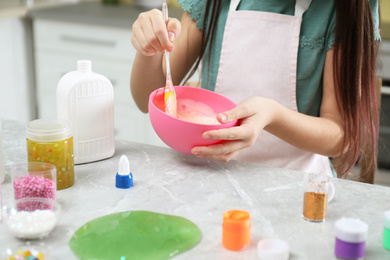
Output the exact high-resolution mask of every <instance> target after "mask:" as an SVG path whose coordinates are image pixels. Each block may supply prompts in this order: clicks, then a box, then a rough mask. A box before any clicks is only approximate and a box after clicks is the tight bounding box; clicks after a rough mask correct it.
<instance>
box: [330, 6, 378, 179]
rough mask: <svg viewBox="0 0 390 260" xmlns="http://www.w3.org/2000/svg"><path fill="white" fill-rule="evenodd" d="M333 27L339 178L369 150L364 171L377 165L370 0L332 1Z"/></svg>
mask: <svg viewBox="0 0 390 260" xmlns="http://www.w3.org/2000/svg"><path fill="white" fill-rule="evenodd" d="M335 7H336V28H335V42H334V45H333V50H334V53H333V55H334V57H333V58H334V59H333V60H334V64H333V70H334V83H335V91H336V98H337V101H338V102H337V103H338V106H339V110H340V114H341V117H342V121H343V132H344V141H343V150H344V151H345V150H346V152H345V153H343V154H342V155H341V157H340V159H341V165H340V166H341V167H340V168H339V169H340V171H339V172H338V175H339V176H340V177H342V176H346V174H347V173H348V172H349V171H350V170H351V169H352V167H353V166H354V165H355V163H356V162H357V161H358V160H359V157H360V158H362V157H363V156H364V155H365V154H364V153H365V151H370V152H371V153H372V155H371V156H370V158H371V161H370V162H369V166H368V168H367V172H366V173H362V174H363V176H361V178H364V175H365V174H368V172H369V171H371V170H372V169H374V168H376V140H377V134H378V125H379V119H378V118H379V116H378V111H377V109H376V107H377V106H376V102H377V101H376V100H377V97H376V96H375V61H376V56H377V50H378V48H377V47H378V45H376V43H375V28H374V23H373V18H372V12H371V7H370V3H369V1H367V0H343V1H338V0H335Z"/></svg>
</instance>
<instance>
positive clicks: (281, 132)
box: [264, 102, 343, 157]
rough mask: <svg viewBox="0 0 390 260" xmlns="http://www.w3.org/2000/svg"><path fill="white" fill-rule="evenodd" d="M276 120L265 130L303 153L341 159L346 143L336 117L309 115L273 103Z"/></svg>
mask: <svg viewBox="0 0 390 260" xmlns="http://www.w3.org/2000/svg"><path fill="white" fill-rule="evenodd" d="M272 109H274V113H275V117H274V120H272V122H271V123H270V124H269V125H267V126H266V127H265V128H264V129H265V130H266V131H268V132H270V133H272V134H274V135H276V136H278V137H279V138H281V139H283V140H284V141H286V142H288V143H290V144H292V145H294V146H296V147H298V148H300V149H303V150H307V151H311V152H314V153H318V154H322V155H326V156H329V157H336V156H339V155H340V153H341V144H342V141H343V130H342V126H341V123H340V122H338V121H337V119H336V118H333V117H332V115H330V114H328V115H321V117H314V116H308V115H305V114H302V113H299V112H297V111H294V110H291V109H289V108H286V107H284V106H282V105H281V104H279V103H277V102H273V108H272Z"/></svg>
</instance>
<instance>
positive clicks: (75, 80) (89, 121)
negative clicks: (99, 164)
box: [57, 60, 115, 164]
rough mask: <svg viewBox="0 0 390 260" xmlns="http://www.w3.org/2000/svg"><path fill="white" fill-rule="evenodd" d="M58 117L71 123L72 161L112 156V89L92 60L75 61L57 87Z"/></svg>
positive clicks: (89, 160)
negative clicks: (94, 70) (72, 67)
mask: <svg viewBox="0 0 390 260" xmlns="http://www.w3.org/2000/svg"><path fill="white" fill-rule="evenodd" d="M57 117H58V118H60V119H66V120H69V121H71V122H72V128H73V149H74V163H75V164H80V163H87V162H93V161H97V160H101V159H105V158H109V157H111V156H112V155H113V154H114V152H115V134H114V90H113V87H112V84H111V82H110V81H109V80H108V79H107V78H106V77H105V76H103V75H100V74H97V73H95V72H93V71H92V65H91V61H89V60H79V61H77V71H72V72H69V73H67V74H65V75H64V76H63V77H62V78H61V79H60V81H59V83H58V86H57Z"/></svg>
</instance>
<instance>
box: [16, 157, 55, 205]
mask: <svg viewBox="0 0 390 260" xmlns="http://www.w3.org/2000/svg"><path fill="white" fill-rule="evenodd" d="M11 180H12V184H13V189H14V197H15V199H21V198H47V199H51V200H55V199H56V189H57V168H56V166H55V165H54V164H50V163H43V162H29V163H21V164H16V165H14V166H12V168H11Z"/></svg>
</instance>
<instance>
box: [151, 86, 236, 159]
mask: <svg viewBox="0 0 390 260" xmlns="http://www.w3.org/2000/svg"><path fill="white" fill-rule="evenodd" d="M175 91H176V98H177V99H181V98H182V99H184V98H185V99H192V100H194V101H197V102H203V103H204V104H206V105H208V106H210V107H211V108H212V109H213V110H214V112H215V113H221V112H225V111H228V110H231V109H233V108H234V107H236V104H235V103H234V102H233V101H231V100H229V99H228V98H226V97H224V96H222V95H220V94H217V93H215V92H213V91H210V90H206V89H201V88H195V87H186V86H175ZM162 93H163V88H160V89H157V90H155V91H153V92H152V93H151V94H150V96H149V118H150V121H151V123H152V126H153V128H154V131H155V132H156V133H157V135H158V136H159V137H160V139H161V140H162V141H163V142H164V143H165V144H166V145H168V146H169V147H171V148H172V149H174V150H176V151H178V152H181V153H186V154H191V149H192V148H193V147H195V146H204V145H211V144H217V143H222V142H224V141H222V140H210V139H203V138H202V134H203V133H204V132H205V131H208V130H214V129H222V128H228V127H232V126H235V125H237V121H234V122H231V123H226V124H216V125H207V124H198V123H192V122H189V121H185V120H181V119H178V118H175V117H172V116H169V115H167V114H166V113H165V112H164V111H163V107H164V100H163V95H162ZM156 95H157V96H156Z"/></svg>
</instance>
